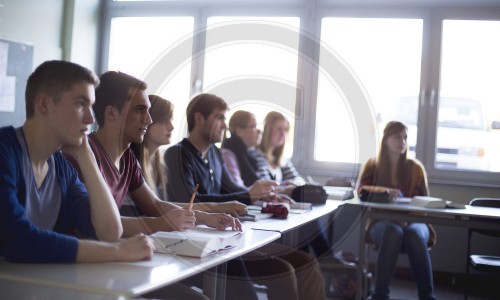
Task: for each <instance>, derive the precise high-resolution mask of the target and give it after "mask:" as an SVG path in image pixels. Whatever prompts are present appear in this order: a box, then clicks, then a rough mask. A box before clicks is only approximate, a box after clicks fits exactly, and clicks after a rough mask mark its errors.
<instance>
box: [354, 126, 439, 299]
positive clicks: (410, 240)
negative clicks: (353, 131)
mask: <svg viewBox="0 0 500 300" xmlns="http://www.w3.org/2000/svg"><path fill="white" fill-rule="evenodd" d="M407 132H408V128H407V127H406V126H405V125H404V124H402V123H401V122H396V121H392V122H389V123H387V125H386V127H385V129H384V135H383V138H382V142H381V145H380V152H379V155H378V157H377V158H376V159H374V158H372V159H370V160H368V161H367V162H366V164H365V166H364V168H363V170H362V172H361V175H360V176H359V183H358V186H357V190H358V192H359V191H360V190H361V188H362V187H363V186H367V185H373V186H383V187H386V188H390V195H391V197H393V198H394V197H398V196H400V195H405V196H406V197H413V196H417V195H419V196H426V195H428V194H429V189H428V185H427V175H426V173H425V170H424V167H423V166H422V164H421V163H420V162H419V161H418V160H416V159H410V158H407V150H408V147H407V141H406V139H407ZM367 233H368V236H367V240H368V241H370V240H371V241H373V242H374V243H375V244H377V245H378V247H379V251H378V257H377V264H376V270H375V291H374V293H373V295H372V299H389V282H390V279H391V277H392V275H393V272H394V269H395V267H396V261H397V257H398V254H399V253H400V252H401V251H403V252H404V253H407V254H408V258H409V261H410V267H411V270H412V273H413V276H414V278H415V280H416V282H417V287H418V297H419V299H436V297H435V294H434V284H433V278H432V265H431V260H430V256H429V251H428V247H430V246H432V245H433V244H434V242H435V232H434V230H433V229H432V227H430V225H426V224H422V223H409V224H406V223H404V224H402V223H397V222H391V221H383V220H378V221H374V222H372V223H369V224H368V227H367Z"/></svg>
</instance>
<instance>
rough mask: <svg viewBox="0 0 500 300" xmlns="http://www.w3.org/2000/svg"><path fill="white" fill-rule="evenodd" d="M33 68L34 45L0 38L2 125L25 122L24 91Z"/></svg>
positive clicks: (0, 123)
mask: <svg viewBox="0 0 500 300" xmlns="http://www.w3.org/2000/svg"><path fill="white" fill-rule="evenodd" d="M32 70H33V46H32V45H28V44H26V43H20V42H15V41H10V40H6V39H2V38H0V126H6V125H13V126H21V125H22V124H23V123H24V120H25V119H26V111H25V107H26V105H25V101H24V92H25V89H26V81H27V80H28V77H29V75H30V74H31V72H32Z"/></svg>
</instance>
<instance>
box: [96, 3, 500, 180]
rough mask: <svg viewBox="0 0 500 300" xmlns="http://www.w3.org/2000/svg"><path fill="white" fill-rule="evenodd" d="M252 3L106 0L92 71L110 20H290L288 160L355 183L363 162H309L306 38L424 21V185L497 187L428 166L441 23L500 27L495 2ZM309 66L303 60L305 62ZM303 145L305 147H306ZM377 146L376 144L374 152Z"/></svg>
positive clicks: (104, 49)
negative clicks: (293, 51)
mask: <svg viewBox="0 0 500 300" xmlns="http://www.w3.org/2000/svg"><path fill="white" fill-rule="evenodd" d="M350 3H351V2H350V1H328V0H323V1H321V0H318V1H307V0H294V1H276V2H272V3H269V1H255V0H240V1H234V0H233V1H232V0H218V1H215V2H213V3H211V4H210V5H207V4H206V2H205V1H196V0H183V1H177V0H174V1H131V2H128V1H127V2H119V1H112V0H106V1H105V2H104V3H103V10H102V15H101V25H102V31H101V36H100V55H99V58H98V59H99V61H98V71H100V72H103V71H105V68H106V66H107V64H108V51H109V35H110V24H111V19H112V18H114V17H146V16H156V17H157V16H191V17H193V18H194V20H195V30H201V29H203V28H204V27H205V26H206V24H207V19H208V18H209V17H211V16H234V15H240V16H249V15H259V16H291V17H298V18H300V26H301V29H300V30H301V32H302V33H303V34H301V35H300V38H299V49H298V50H299V53H302V54H304V56H300V55H299V61H298V74H297V85H298V86H300V87H301V92H298V93H297V97H296V114H297V115H299V116H300V117H299V118H297V119H296V120H295V136H294V145H293V147H294V151H293V157H292V160H293V162H294V164H295V165H296V167H297V168H298V169H299V170H300V172H301V173H302V174H304V175H305V174H307V175H316V176H341V177H351V178H356V177H357V176H358V174H359V171H360V168H361V166H362V164H363V163H364V162H359V163H354V164H352V163H335V162H328V163H326V162H320V161H315V160H314V138H315V137H314V134H310V133H311V132H315V126H316V125H315V123H316V122H315V119H316V115H315V111H316V98H317V88H318V74H317V70H316V69H315V68H314V67H312V66H311V61H312V62H313V63H316V64H318V62H319V51H320V49H319V46H318V44H317V43H313V44H310V43H308V41H310V39H309V38H308V37H310V36H313V37H318V38H319V37H320V36H321V21H322V18H324V17H373V18H419V19H422V20H423V26H424V27H423V37H422V39H423V40H422V60H421V74H420V80H421V81H420V96H419V97H420V99H419V112H418V133H417V144H416V149H415V150H416V157H417V159H419V160H420V161H421V162H422V163H423V164H424V166H425V168H426V171H427V174H428V178H429V182H431V183H440V184H455V185H465V186H484V187H500V173H496V172H483V171H465V170H443V169H437V168H435V167H434V159H435V158H434V156H435V155H434V151H435V144H436V142H435V137H436V131H437V127H436V126H431V124H437V108H438V103H439V97H438V94H439V92H438V91H439V76H440V70H439V69H440V51H441V50H440V49H441V34H442V32H441V31H442V21H443V20H445V19H447V20H448V19H450V20H452V19H457V20H495V21H500V3H499V4H493V3H491V2H489V1H482V2H481V1H473V0H463V1H461V2H460V3H456V4H455V3H454V4H451V5H450V4H449V3H450V2H447V1H443V3H441V4H436V1H428V2H425V1H424V2H420V1H414V2H411V1H410V2H408V3H407V4H400V5H395V4H394V3H393V2H392V3H390V1H385V0H377V1H376V2H374V1H359V3H358V1H357V3H356V4H350ZM204 37H205V36H204V34H199V35H196V37H195V38H194V39H193V54H194V53H202V52H201V50H203V49H204V45H205V41H204ZM307 60H309V61H307ZM203 68H204V59H203V56H201V57H200V56H198V59H196V60H193V62H192V67H191V83H190V86H191V94H194V93H197V92H199V90H197V88H196V86H197V85H198V86H199V80H202V79H203V71H204V70H203ZM304 145H307V146H306V147H304ZM375 147H378V145H375Z"/></svg>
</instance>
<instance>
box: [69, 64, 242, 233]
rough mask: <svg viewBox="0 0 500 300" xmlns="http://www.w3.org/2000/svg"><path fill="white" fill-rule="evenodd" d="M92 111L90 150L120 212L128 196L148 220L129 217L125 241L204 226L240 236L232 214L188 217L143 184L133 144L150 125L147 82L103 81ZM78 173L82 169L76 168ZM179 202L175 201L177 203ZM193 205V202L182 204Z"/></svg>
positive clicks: (109, 76)
mask: <svg viewBox="0 0 500 300" xmlns="http://www.w3.org/2000/svg"><path fill="white" fill-rule="evenodd" d="M100 81H101V83H100V85H99V87H98V88H97V89H96V101H95V104H94V106H93V108H94V113H95V117H96V120H97V124H98V129H97V132H94V133H91V134H90V135H89V144H90V146H91V149H92V151H93V152H94V154H95V156H96V159H97V164H98V166H99V169H100V170H101V172H102V174H103V176H104V179H105V180H106V182H107V183H108V186H109V187H110V189H111V193H112V194H113V197H114V199H115V202H116V205H117V206H118V208H120V207H121V205H122V204H123V202H124V200H125V197H126V195H127V194H129V195H130V197H131V199H132V201H134V203H135V205H137V207H138V208H139V209H140V211H141V212H142V213H143V214H144V215H145V216H140V217H137V216H134V217H124V216H122V218H121V220H122V224H123V231H124V236H130V235H134V234H137V233H145V234H151V233H154V232H157V231H177V230H180V231H184V230H186V229H188V228H192V227H194V226H195V225H196V224H203V225H207V226H209V227H214V228H217V229H220V230H224V229H225V228H227V227H230V228H232V229H234V230H236V229H238V230H241V226H240V224H239V222H238V220H236V219H234V218H233V217H231V216H229V215H227V214H210V213H205V212H201V211H197V210H193V211H189V210H187V209H182V208H181V207H179V206H177V205H175V204H173V203H171V202H165V201H162V200H160V199H159V198H158V197H157V196H156V195H155V193H153V192H152V191H151V189H150V188H149V187H148V185H147V184H146V183H145V182H144V179H143V177H142V174H141V169H140V167H139V165H138V162H137V159H136V157H135V155H134V153H133V152H132V150H131V149H130V144H131V143H141V142H142V140H143V138H144V135H145V133H146V130H147V128H148V126H149V125H150V124H151V116H150V115H149V112H148V110H149V108H150V107H151V104H150V102H149V99H148V97H147V95H146V88H147V85H146V83H145V82H143V81H141V80H139V79H137V78H135V77H133V76H130V75H127V74H125V73H121V72H115V71H109V72H106V73H104V74H103V75H101V77H100ZM77 167H78V166H77ZM173 199H175V198H173ZM183 201H189V197H188V198H186V199H183Z"/></svg>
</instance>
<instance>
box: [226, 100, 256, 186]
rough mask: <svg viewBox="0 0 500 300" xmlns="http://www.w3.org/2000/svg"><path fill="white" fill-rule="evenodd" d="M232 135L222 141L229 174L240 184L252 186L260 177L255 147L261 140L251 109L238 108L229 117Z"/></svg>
mask: <svg viewBox="0 0 500 300" xmlns="http://www.w3.org/2000/svg"><path fill="white" fill-rule="evenodd" d="M229 132H230V134H231V137H229V138H225V139H224V141H223V142H222V149H221V152H222V157H223V158H224V163H225V164H226V167H227V170H228V172H229V174H231V176H232V177H233V179H234V181H235V182H236V183H237V184H239V185H240V186H251V185H252V184H253V183H254V182H255V181H257V180H259V179H260V178H259V177H258V175H257V171H258V165H257V157H256V155H257V154H256V153H255V151H256V150H255V147H256V146H257V144H258V142H259V136H260V131H259V130H258V129H257V121H256V119H255V115H254V114H252V113H251V112H249V111H245V110H238V111H236V112H234V113H233V115H232V116H231V118H230V119H229Z"/></svg>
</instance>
